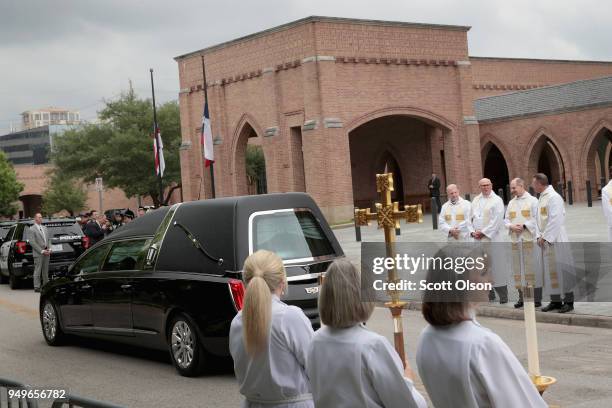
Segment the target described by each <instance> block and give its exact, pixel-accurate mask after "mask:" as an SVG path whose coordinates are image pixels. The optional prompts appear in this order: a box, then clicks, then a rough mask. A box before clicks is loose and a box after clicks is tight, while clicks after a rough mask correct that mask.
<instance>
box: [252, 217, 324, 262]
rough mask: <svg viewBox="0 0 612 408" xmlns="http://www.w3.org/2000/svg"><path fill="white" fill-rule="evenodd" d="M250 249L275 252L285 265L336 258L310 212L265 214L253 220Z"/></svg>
mask: <svg viewBox="0 0 612 408" xmlns="http://www.w3.org/2000/svg"><path fill="white" fill-rule="evenodd" d="M251 238H252V243H251V249H252V252H255V251H257V250H259V249H267V250H269V251H273V252H276V253H277V254H278V255H279V256H280V257H281V258H283V260H285V261H293V262H299V261H307V260H312V259H316V258H321V257H326V256H330V255H334V249H333V247H332V245H331V242H329V240H328V239H327V237H326V236H325V233H324V232H323V229H322V228H321V225H319V222H318V221H317V219H316V218H315V216H314V215H313V214H312V212H311V211H310V210H308V209H288V210H275V211H263V212H261V213H256V214H254V215H253V216H252V224H251Z"/></svg>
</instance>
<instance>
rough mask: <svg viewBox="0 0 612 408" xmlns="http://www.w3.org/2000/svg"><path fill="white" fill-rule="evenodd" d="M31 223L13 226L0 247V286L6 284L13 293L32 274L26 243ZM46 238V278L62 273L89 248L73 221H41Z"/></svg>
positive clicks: (24, 222) (22, 221)
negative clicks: (8, 284)
mask: <svg viewBox="0 0 612 408" xmlns="http://www.w3.org/2000/svg"><path fill="white" fill-rule="evenodd" d="M33 224H34V220H20V221H19V222H17V223H16V224H14V225H13V226H12V227H11V228H10V229H9V231H8V233H7V235H6V239H5V242H3V243H2V245H1V246H0V282H1V283H6V282H7V281H8V282H9V283H10V286H11V289H17V288H18V287H19V286H21V283H22V282H23V281H24V280H27V279H31V278H32V275H33V273H34V258H33V256H32V247H31V246H30V243H29V241H28V234H29V228H30V227H31V226H32V225H33ZM42 224H43V225H44V226H45V227H47V232H48V234H49V238H50V241H51V242H50V244H51V247H50V248H49V249H50V250H51V258H50V259H49V278H50V279H51V278H53V277H54V276H56V275H58V274H61V273H62V272H63V273H65V272H66V271H67V270H68V267H69V266H70V265H71V264H72V263H73V262H74V261H75V260H76V259H77V258H78V257H79V256H80V255H81V254H82V253H83V252H84V250H85V249H87V248H88V247H89V238H87V237H86V236H84V235H83V231H82V230H81V227H80V226H79V225H78V223H77V222H76V220H75V219H74V218H51V219H49V218H43V222H42Z"/></svg>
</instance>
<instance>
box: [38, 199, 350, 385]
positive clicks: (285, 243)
mask: <svg viewBox="0 0 612 408" xmlns="http://www.w3.org/2000/svg"><path fill="white" fill-rule="evenodd" d="M258 249H268V250H271V251H274V252H276V253H278V254H279V255H280V256H281V257H282V258H283V260H284V262H285V266H286V270H287V280H288V291H287V294H286V295H285V298H284V299H283V300H284V301H286V302H287V303H289V304H293V305H297V306H299V307H301V308H302V309H303V310H304V312H305V314H306V315H307V316H308V318H309V319H310V320H311V322H312V325H313V327H318V326H319V324H320V323H319V316H318V312H317V298H318V280H319V277H320V275H321V274H322V272H324V271H325V269H326V268H327V266H328V265H329V263H330V262H331V261H332V260H334V259H335V258H338V257H342V256H344V254H343V252H342V249H341V248H340V245H339V244H338V242H337V240H336V238H335V236H334V234H333V232H332V231H331V229H330V228H329V226H328V224H327V222H326V221H325V218H324V217H323V215H322V213H321V211H320V210H319V208H318V207H317V205H316V204H315V202H314V201H313V200H312V198H310V196H308V195H306V194H302V193H285V194H268V195H259V196H245V197H232V198H221V199H216V200H204V201H194V202H187V203H181V204H175V205H173V206H172V207H166V208H162V209H159V210H156V211H153V212H150V213H148V214H147V215H145V216H143V217H140V218H138V219H136V220H135V221H134V222H132V223H130V224H128V225H125V226H123V227H121V228H120V229H118V230H117V231H116V232H113V233H112V234H110V235H109V236H108V237H107V238H105V239H104V240H102V241H100V242H99V243H97V244H96V245H95V246H93V247H92V248H90V249H89V250H88V251H87V252H86V253H85V254H83V255H82V256H81V257H80V258H79V259H78V260H77V261H76V262H75V263H74V265H73V266H72V267H71V268H70V269H69V270H68V272H67V274H66V275H65V276H63V277H60V278H58V279H56V280H54V281H52V282H50V283H49V284H47V285H45V286H44V287H43V289H42V293H41V298H40V320H41V325H42V329H43V334H44V337H45V340H46V341H47V343H48V344H50V345H57V344H60V343H61V342H62V340H63V339H64V337H65V335H66V334H76V335H81V336H89V337H98V338H103V339H110V340H115V341H120V342H124V343H130V344H133V345H138V346H142V347H147V348H154V349H167V350H169V351H170V356H171V358H172V361H173V363H174V365H175V367H176V368H177V370H178V372H179V373H180V374H181V375H186V376H193V375H197V374H198V373H200V372H201V371H202V370H203V369H204V368H206V357H207V356H210V355H214V356H228V355H229V349H228V334H229V327H230V323H231V320H232V319H233V317H234V316H235V315H236V312H237V310H240V308H241V307H242V301H243V296H244V286H243V283H242V274H241V269H242V265H243V262H244V260H245V259H246V257H247V256H248V255H249V254H251V253H253V252H255V251H256V250H258Z"/></svg>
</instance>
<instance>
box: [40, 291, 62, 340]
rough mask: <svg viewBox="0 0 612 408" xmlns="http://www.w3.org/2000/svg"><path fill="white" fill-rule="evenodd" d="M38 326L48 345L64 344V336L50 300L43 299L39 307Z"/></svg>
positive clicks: (55, 310)
mask: <svg viewBox="0 0 612 408" xmlns="http://www.w3.org/2000/svg"><path fill="white" fill-rule="evenodd" d="M40 326H41V328H42V332H43V336H44V337H45V341H46V342H47V344H48V345H50V346H60V345H62V344H64V341H65V338H66V336H65V334H64V332H63V331H62V328H61V327H60V322H59V317H58V315H57V309H56V308H55V305H53V303H52V302H51V301H50V300H45V302H44V303H43V306H42V307H41V308H40Z"/></svg>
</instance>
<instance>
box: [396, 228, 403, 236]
mask: <svg viewBox="0 0 612 408" xmlns="http://www.w3.org/2000/svg"><path fill="white" fill-rule="evenodd" d="M400 235H402V229H401V228H396V229H395V236H397V237H399V236H400Z"/></svg>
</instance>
